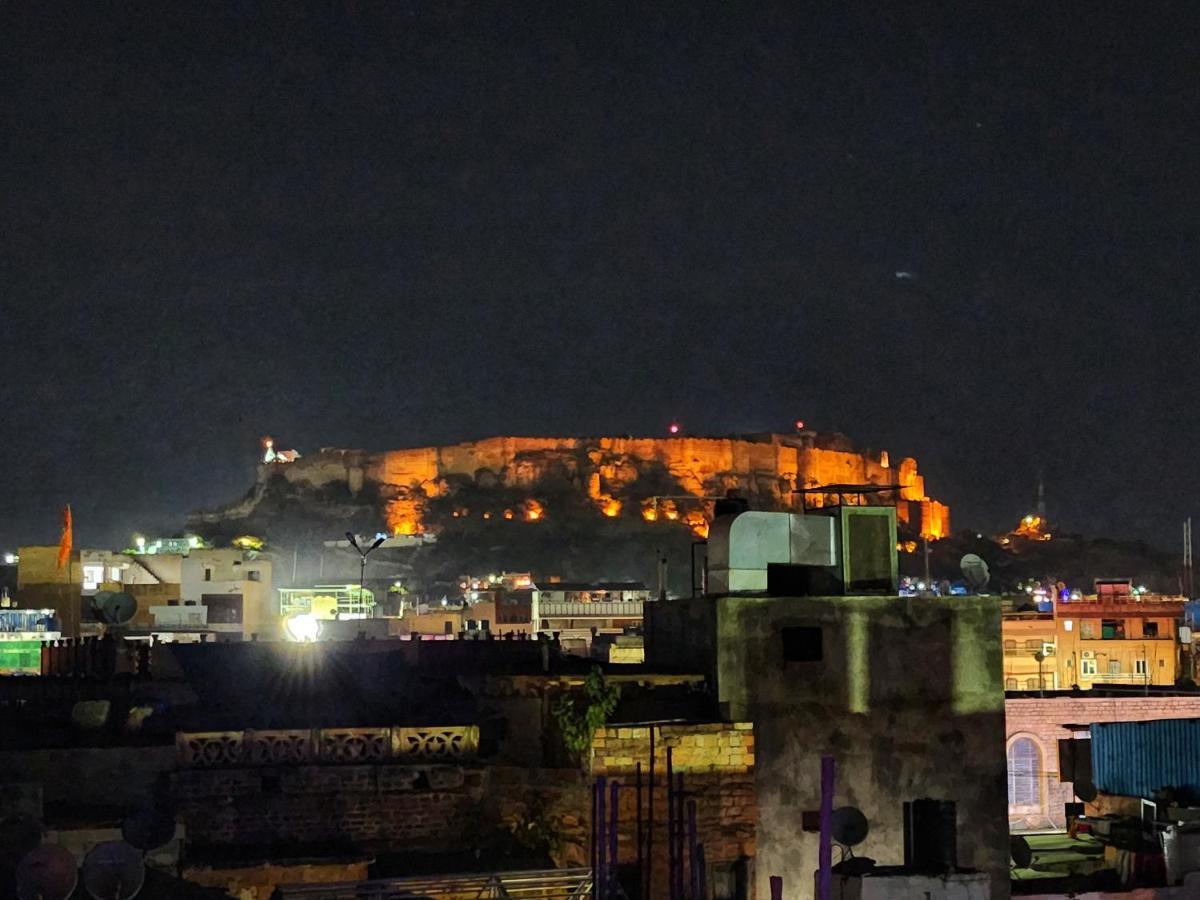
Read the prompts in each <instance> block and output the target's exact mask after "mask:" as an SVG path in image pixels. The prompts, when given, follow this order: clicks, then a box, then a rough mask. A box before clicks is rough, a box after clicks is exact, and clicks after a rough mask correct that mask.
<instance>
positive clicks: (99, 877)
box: [83, 841, 146, 900]
mask: <svg viewBox="0 0 1200 900" xmlns="http://www.w3.org/2000/svg"><path fill="white" fill-rule="evenodd" d="M145 881H146V864H145V863H144V862H143V861H142V854H141V852H140V851H138V850H135V849H133V847H130V846H129V845H128V844H126V843H125V842H124V841H105V842H104V843H103V844H97V845H96V846H95V847H93V848H92V849H91V851H90V852H89V853H88V855H87V857H86V858H85V859H84V861H83V886H84V888H85V889H86V890H87V892H88V893H89V894H91V895H92V896H93V897H95V898H96V900H131V898H133V897H136V896H137V895H138V892H140V891H141V889H142V884H143V883H144V882H145Z"/></svg>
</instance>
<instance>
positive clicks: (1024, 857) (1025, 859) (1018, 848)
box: [1008, 835, 1033, 869]
mask: <svg viewBox="0 0 1200 900" xmlns="http://www.w3.org/2000/svg"><path fill="white" fill-rule="evenodd" d="M1008 852H1009V855H1010V856H1012V861H1013V865H1015V866H1016V867H1017V868H1018V869H1028V868H1029V865H1030V863H1032V862H1033V850H1031V849H1030V847H1029V841H1027V840H1025V838H1023V837H1019V836H1017V835H1014V836H1013V837H1011V838H1009V839H1008Z"/></svg>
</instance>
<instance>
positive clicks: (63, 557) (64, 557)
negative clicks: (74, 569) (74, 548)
mask: <svg viewBox="0 0 1200 900" xmlns="http://www.w3.org/2000/svg"><path fill="white" fill-rule="evenodd" d="M74 541H75V534H74V532H73V530H72V528H71V504H70V503H68V504H67V505H66V506H64V507H63V530H62V537H61V538H59V539H58V567H59V568H60V569H63V568H66V566H67V564H68V563H70V561H71V545H72V544H73V543H74Z"/></svg>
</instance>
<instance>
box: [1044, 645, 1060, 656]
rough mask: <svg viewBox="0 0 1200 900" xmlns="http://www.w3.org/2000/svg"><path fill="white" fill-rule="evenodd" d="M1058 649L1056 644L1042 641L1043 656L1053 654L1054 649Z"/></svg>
mask: <svg viewBox="0 0 1200 900" xmlns="http://www.w3.org/2000/svg"><path fill="white" fill-rule="evenodd" d="M1056 649H1057V647H1055V645H1054V644H1053V643H1050V642H1043V643H1042V655H1043V656H1053V655H1054V651H1055V650H1056Z"/></svg>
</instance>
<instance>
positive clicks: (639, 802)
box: [633, 760, 645, 887]
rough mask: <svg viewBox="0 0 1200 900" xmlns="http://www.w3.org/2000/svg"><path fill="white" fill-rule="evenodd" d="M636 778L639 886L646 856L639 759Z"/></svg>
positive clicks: (639, 885) (635, 772) (635, 773)
mask: <svg viewBox="0 0 1200 900" xmlns="http://www.w3.org/2000/svg"><path fill="white" fill-rule="evenodd" d="M633 772H634V779H635V784H636V798H635V799H636V803H637V871H638V887H641V881H642V863H643V862H644V860H645V857H643V856H642V763H641V760H639V761H638V763H637V765H636V766H635V767H634V770H633Z"/></svg>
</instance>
